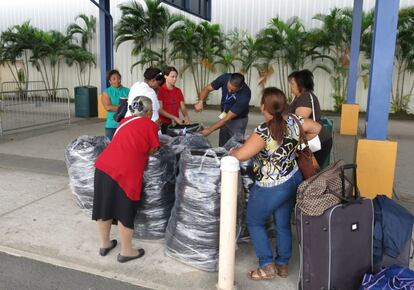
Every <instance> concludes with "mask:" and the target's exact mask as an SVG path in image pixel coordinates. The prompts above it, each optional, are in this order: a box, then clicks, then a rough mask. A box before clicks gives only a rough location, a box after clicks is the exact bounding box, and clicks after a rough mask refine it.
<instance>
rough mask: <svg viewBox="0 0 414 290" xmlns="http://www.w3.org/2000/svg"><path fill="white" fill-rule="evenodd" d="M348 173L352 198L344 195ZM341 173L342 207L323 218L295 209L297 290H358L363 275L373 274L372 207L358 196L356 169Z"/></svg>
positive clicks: (327, 213) (330, 210) (346, 166)
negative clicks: (297, 254)
mask: <svg viewBox="0 0 414 290" xmlns="http://www.w3.org/2000/svg"><path fill="white" fill-rule="evenodd" d="M345 169H353V181H352V182H351V183H352V184H353V185H354V195H353V196H352V193H351V194H350V195H349V194H348V195H345V178H346V177H345V174H344V170H345ZM341 170H342V173H341V180H342V193H338V196H340V197H341V203H339V204H337V205H335V206H333V207H331V208H328V209H327V210H326V211H325V212H324V213H323V214H322V215H321V216H309V215H305V214H303V213H302V211H301V210H300V209H299V208H298V207H296V210H295V211H296V222H297V223H296V229H297V232H298V240H299V252H300V268H299V280H298V289H301V290H353V289H358V288H359V286H360V284H361V281H362V278H363V276H364V273H367V272H371V271H372V243H373V222H374V210H373V204H372V201H371V200H370V199H365V198H361V197H360V195H359V192H358V189H357V187H356V165H353V164H351V165H345V166H343V167H342V168H341ZM348 181H349V180H348ZM351 192H352V187H351ZM345 196H348V198H345Z"/></svg>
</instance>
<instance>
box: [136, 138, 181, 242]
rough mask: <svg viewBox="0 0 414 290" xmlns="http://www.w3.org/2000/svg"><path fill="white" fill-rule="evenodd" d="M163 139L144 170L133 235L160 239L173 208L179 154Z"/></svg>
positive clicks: (148, 238)
mask: <svg viewBox="0 0 414 290" xmlns="http://www.w3.org/2000/svg"><path fill="white" fill-rule="evenodd" d="M168 141H169V140H168V138H163V137H162V139H161V140H160V143H161V144H162V147H161V148H160V149H159V150H158V151H157V152H156V153H155V154H154V155H152V156H150V157H149V160H148V165H147V168H146V169H145V172H144V180H143V186H142V194H141V203H140V206H139V209H138V213H137V215H136V217H135V221H134V236H135V237H137V238H141V239H147V240H153V239H161V238H163V237H164V235H165V228H166V227H167V223H168V219H169V218H170V214H171V208H172V206H173V205H174V199H175V196H174V187H175V173H176V170H177V165H176V155H175V153H174V152H173V151H172V149H171V148H170V147H169V146H168V145H166V144H168Z"/></svg>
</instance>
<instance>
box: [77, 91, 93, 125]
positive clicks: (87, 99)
mask: <svg viewBox="0 0 414 290" xmlns="http://www.w3.org/2000/svg"><path fill="white" fill-rule="evenodd" d="M97 98H98V88H97V87H93V86H82V87H75V117H86V118H87V117H96V116H98V102H97Z"/></svg>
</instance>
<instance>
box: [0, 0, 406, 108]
mask: <svg viewBox="0 0 414 290" xmlns="http://www.w3.org/2000/svg"><path fill="white" fill-rule="evenodd" d="M140 1H141V2H142V0H140ZM124 2H126V1H125V0H111V14H112V16H113V19H114V23H115V24H116V23H117V22H118V20H119V18H120V16H121V13H120V10H119V8H118V6H119V4H121V3H124ZM374 4H375V0H365V1H364V9H365V10H369V9H372V7H373V6H374ZM0 5H1V6H0V8H1V9H0V31H3V30H5V29H7V28H8V27H10V26H13V25H16V24H21V23H22V22H24V21H26V20H30V23H31V24H32V25H33V26H36V27H38V28H41V29H44V30H59V31H61V32H65V31H66V27H67V26H68V24H70V23H71V22H73V21H74V18H75V17H76V16H77V15H78V14H80V13H84V14H88V15H89V14H92V15H94V16H96V17H97V18H98V8H97V7H96V6H94V5H93V4H92V3H91V2H90V1H89V0H59V1H53V0H49V1H47V0H34V1H26V0H13V1H6V0H0ZM352 5H353V0H323V1H314V0H289V1H286V0H278V1H276V0H256V1H253V0H212V13H211V14H212V22H213V23H219V24H220V25H221V27H222V29H223V31H225V32H228V31H231V30H233V29H235V28H237V29H239V30H245V31H248V32H250V33H251V34H253V35H254V34H256V33H257V32H258V31H259V30H260V29H262V28H263V27H265V26H266V24H267V23H268V22H269V20H270V19H271V18H272V17H275V16H279V17H281V18H282V19H283V20H287V19H288V18H290V17H292V16H298V17H300V18H301V19H302V21H303V22H304V24H305V27H307V28H312V27H315V26H317V25H318V23H317V21H315V20H312V17H313V16H314V15H315V14H316V13H328V12H329V11H330V9H332V8H333V7H352ZM411 5H414V0H400V6H401V7H404V6H411ZM168 7H169V9H171V10H172V11H173V12H176V13H180V14H186V13H183V12H182V11H180V10H177V9H175V8H172V7H170V6H168ZM186 16H188V17H189V18H191V19H193V20H196V21H198V19H197V18H196V17H194V16H192V15H189V14H186ZM97 28H98V27H97ZM98 31H99V29H98ZM98 43H99V42H98V37H97V39H96V41H95V42H94V51H95V53H96V55H97V60H99V55H98V49H97V48H98ZM130 51H131V44H126V43H125V44H122V45H121V46H120V47H119V49H118V50H117V51H116V52H115V68H117V69H119V70H120V71H121V74H122V76H123V84H124V85H126V86H131V85H132V84H133V83H134V82H135V81H137V80H141V79H142V77H141V76H142V71H141V69H140V68H136V69H134V70H133V72H132V73H131V72H130V66H131V64H132V63H134V62H136V61H137V59H136V58H135V57H134V58H133V57H131V54H130ZM175 65H176V66H177V68H180V67H181V64H180V63H177V64H175ZM31 75H32V76H33V77H32V80H40V75H39V74H37V73H36V72H35V71H34V70H33V71H32V72H31ZM34 75H36V76H34ZM2 76H3V79H1V80H0V81H6V80H9V79H5V78H4V74H2ZM253 76H254V77H253V79H252V85H251V89H252V93H253V102H254V104H257V103H258V100H259V99H260V96H259V94H260V92H259V89H258V87H257V86H256V84H257V73H256V72H253ZM211 77H212V78H213V77H214V76H211ZM274 80H275V77H272V78H271V80H270V81H269V82H268V85H274V84H275V82H274ZM315 83H316V93H317V95H318V96H319V98H320V100H321V105H322V107H323V108H324V109H332V106H333V99H332V98H331V97H330V93H331V85H330V83H329V81H328V78H327V75H326V73H324V72H316V73H315ZM407 83H408V82H407ZM61 84H62V86H64V87H68V88H69V89H70V91H71V92H73V87H74V86H76V85H77V79H76V74H75V71H74V69H72V68H67V67H65V68H64V69H63V70H62V79H61ZM92 84H93V85H96V86H98V87H99V64H98V67H97V68H96V69H95V71H94V73H93V75H92ZM178 86H180V87H181V88H182V89H183V91H184V95H185V97H186V102H187V103H192V102H194V101H195V100H196V94H195V90H194V85H193V81H192V78H191V75H190V74H189V73H185V74H184V75H183V78H182V79H180V80H179V82H178ZM366 97H367V91H366V90H364V88H363V85H362V81H360V82H359V84H358V91H357V101H358V102H359V103H360V104H361V108H362V110H365V107H366ZM218 101H219V98H218V93H215V94H213V96H212V97H210V100H209V102H211V103H218ZM410 107H411V108H413V110H414V101H412V102H411V106H410Z"/></svg>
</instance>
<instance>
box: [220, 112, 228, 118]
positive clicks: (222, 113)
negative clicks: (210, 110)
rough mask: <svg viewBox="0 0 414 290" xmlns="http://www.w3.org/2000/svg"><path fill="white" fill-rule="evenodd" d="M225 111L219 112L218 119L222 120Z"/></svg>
mask: <svg viewBox="0 0 414 290" xmlns="http://www.w3.org/2000/svg"><path fill="white" fill-rule="evenodd" d="M226 115H227V113H226V112H221V114H220V115H219V116H218V118H219V119H220V120H223V119H224V118H225V117H226Z"/></svg>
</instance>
